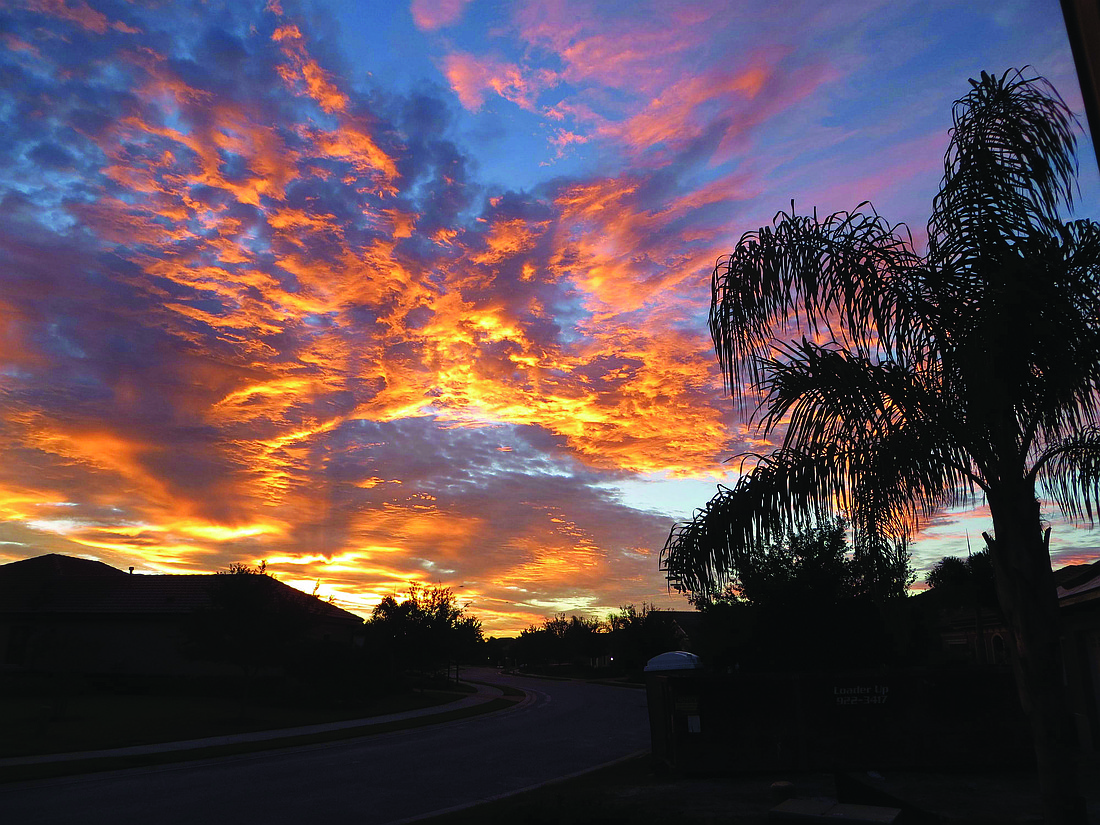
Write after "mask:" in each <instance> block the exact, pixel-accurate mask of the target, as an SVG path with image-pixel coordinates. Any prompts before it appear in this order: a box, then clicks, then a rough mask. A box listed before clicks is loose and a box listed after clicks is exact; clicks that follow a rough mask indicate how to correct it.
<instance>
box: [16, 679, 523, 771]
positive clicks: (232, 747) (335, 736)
mask: <svg viewBox="0 0 1100 825" xmlns="http://www.w3.org/2000/svg"><path fill="white" fill-rule="evenodd" d="M515 690H516V691H517V692H519V693H520V695H519V696H518V697H517V696H516V695H514V694H513V695H504V696H497V697H494V698H492V699H489V700H487V701H485V702H480V703H478V704H475V705H469V706H467V707H462V708H455V709H452V710H449V711H442V712H440V713H426V714H424V715H421V716H412V717H408V718H405V719H394V720H390V721H385V722H374V723H371V722H369V721H365V722H364V724H358V725H356V724H351V725H347V726H345V727H339V728H334V729H330V730H322V731H312V732H308V733H297V734H295V733H290V732H289V731H290V730H293V729H289V730H288V732H287V735H284V736H280V735H279V732H278V731H259V732H256V733H254V734H231V735H230V736H228V737H225V738H226V739H229V738H231V737H232V736H243V737H249V736H255V737H258V738H249V739H239V740H238V741H226V742H221V743H216V744H213V743H212V744H203V745H197V746H196V747H178V745H180V744H181V743H175V742H166V743H159V744H156V745H149V746H138V747H148V748H150V750H148V751H144V752H128V753H118V752H117V751H118V750H126V751H130V748H120V749H116V752H115V753H112V752H111V751H103V752H102V755H100V754H96V755H91V754H89V755H87V756H75V755H74V756H73V758H66V755H65V754H56V757H57V758H55V759H50V758H42V757H27V760H28V761H26V762H16V763H14V764H12V763H9V764H7V765H5V766H3V767H2V768H0V785H2V784H6V783H11V782H25V781H29V780H35V779H52V778H55V777H61V776H71V775H73V774H85V773H98V772H101V771H113V770H122V769H125V768H139V767H147V766H153V765H165V764H170V763H172V762H189V761H193V760H197V759H210V758H214V757H219V756H236V755H239V754H244V753H257V752H262V751H267V750H277V749H279V748H292V747H300V746H303V745H315V744H319V743H324V742H337V741H340V740H344V739H356V738H359V737H364V736H377V735H380V734H383V733H392V732H394V731H400V730H408V729H412V728H420V727H426V726H428V725H437V724H442V723H445V722H453V721H457V720H460V719H467V718H470V717H474V716H480V715H482V714H485V713H493V712H495V711H498V710H505V709H507V708H511V707H514V706H516V705H517V704H519V703H520V702H521V701H523V699H525V698H526V697H527V694H526V693H523V692H522V691H519V690H518V688H517V689H515ZM266 734H273V735H266ZM218 738H221V737H218ZM157 748H160V750H157ZM49 756H54V755H52V754H51V755H49ZM30 760H35V761H30Z"/></svg>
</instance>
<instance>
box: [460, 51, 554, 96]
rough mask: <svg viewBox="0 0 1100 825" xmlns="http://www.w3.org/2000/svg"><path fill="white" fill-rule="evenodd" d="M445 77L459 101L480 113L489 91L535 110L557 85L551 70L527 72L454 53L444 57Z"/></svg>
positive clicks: (499, 63) (469, 55)
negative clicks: (543, 93)
mask: <svg viewBox="0 0 1100 825" xmlns="http://www.w3.org/2000/svg"><path fill="white" fill-rule="evenodd" d="M443 74H444V75H446V77H447V80H448V81H449V82H450V84H451V88H452V89H454V91H455V94H457V95H458V99H459V100H460V101H461V102H462V105H463V106H465V107H466V108H467V109H469V110H470V111H477V110H478V109H480V108H481V105H482V103H484V102H485V97H486V95H487V94H489V93H490V92H493V93H496V94H498V95H500V96H501V97H503V98H504V99H505V100H508V101H510V102H512V103H514V104H516V105H517V106H519V107H520V108H522V109H527V110H528V111H535V109H536V98H537V97H538V95H539V92H541V91H542V90H543V89H546V88H548V87H550V86H551V85H553V84H554V83H555V82H556V77H555V75H554V73H553V72H552V71H549V70H546V69H543V70H539V71H529V70H525V69H523V68H522V67H520V66H517V65H515V64H513V63H507V62H504V61H500V60H497V59H495V58H492V57H476V56H474V55H472V54H465V53H463V52H452V53H451V54H448V55H447V56H446V57H444V58H443Z"/></svg>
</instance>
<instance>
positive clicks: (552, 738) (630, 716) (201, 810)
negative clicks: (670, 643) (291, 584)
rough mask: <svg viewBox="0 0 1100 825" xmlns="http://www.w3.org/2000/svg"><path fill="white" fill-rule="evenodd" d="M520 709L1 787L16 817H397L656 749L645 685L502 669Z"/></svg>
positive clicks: (4, 803) (84, 820) (208, 820)
mask: <svg viewBox="0 0 1100 825" xmlns="http://www.w3.org/2000/svg"><path fill="white" fill-rule="evenodd" d="M465 675H466V676H467V677H468V678H471V679H478V680H481V681H486V682H489V681H491V682H493V683H497V684H511V685H515V686H517V687H521V688H523V689H524V690H525V691H527V692H528V694H529V695H528V697H527V699H525V700H524V701H523V702H521V703H519V704H518V705H516V706H515V707H514V708H510V709H507V710H503V711H499V712H496V713H490V714H485V715H482V716H474V717H471V718H469V719H463V720H459V721H455V722H447V723H443V724H440V725H431V726H428V727H422V728H414V729H411V730H406V731H396V732H393V733H387V734H381V735H378V736H371V737H365V738H362V739H352V740H344V741H340V742H333V743H326V744H320V745H310V746H306V747H301V748H288V749H285V750H279V751H267V752H263V753H257V754H248V755H243V756H232V757H223V758H219V759H207V760H202V761H196V762H186V763H180V764H175V765H162V766H158V767H150V768H135V769H131V770H125V771H112V772H109V773H98V774H88V775H85V776H74V777H64V778H60V779H48V780H38V781H33V782H22V783H17V784H12V785H4V786H0V822H5V823H7V822H10V823H20V824H21V825H54V823H57V824H58V825H61V823H64V824H65V825H71V823H81V825H85V824H88V825H90V824H91V823H101V822H102V823H111V825H126V823H134V824H135V825H138V824H139V823H140V825H146V824H147V823H154V824H155V825H172V824H173V823H186V825H216V823H231V825H248V824H249V823H265V824H266V823H284V822H285V823H295V825H300V824H301V823H304V822H323V821H330V822H340V823H361V824H362V825H368V823H379V824H380V823H393V822H399V821H402V820H405V819H409V818H414V817H417V816H421V815H425V814H428V813H431V812H433V811H441V810H446V809H448V808H452V807H457V806H462V805H466V804H470V803H474V802H477V801H480V800H484V799H487V798H490V797H493V796H496V795H499V794H505V793H509V792H512V791H516V790H519V789H521V788H526V787H530V786H533V785H537V784H540V783H542V782H546V781H549V780H552V779H556V778H559V777H563V776H567V775H570V774H573V773H576V772H579V771H583V770H585V769H587V768H592V767H596V766H597V765H601V764H604V763H607V762H609V761H612V760H614V759H617V758H619V757H622V756H626V755H628V754H631V753H636V752H638V751H641V750H645V749H646V748H648V746H649V727H648V722H647V718H646V706H645V693H644V691H641V690H630V689H627V688H619V687H606V686H601V685H590V684H585V683H579V682H559V681H548V680H541V679H526V678H522V677H512V676H501V675H499V674H497V673H495V672H493V671H488V670H485V671H477V670H471V671H469V672H467V673H466V674H465Z"/></svg>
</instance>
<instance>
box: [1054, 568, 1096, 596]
mask: <svg viewBox="0 0 1100 825" xmlns="http://www.w3.org/2000/svg"><path fill="white" fill-rule="evenodd" d="M1054 575H1055V580H1056V581H1057V582H1058V601H1059V603H1060V604H1063V605H1067V606H1068V605H1071V604H1077V603H1078V602H1086V601H1092V600H1093V599H1096V598H1100V561H1094V562H1093V563H1092V564H1074V565H1070V566H1069V567H1063V568H1062V569H1061V570H1059V571H1057V572H1056V573H1055V574H1054Z"/></svg>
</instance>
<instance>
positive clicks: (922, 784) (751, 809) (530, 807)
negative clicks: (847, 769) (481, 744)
mask: <svg viewBox="0 0 1100 825" xmlns="http://www.w3.org/2000/svg"><path fill="white" fill-rule="evenodd" d="M1082 768H1083V769H1082V778H1083V783H1082V784H1083V786H1084V788H1085V793H1086V796H1087V799H1088V804H1089V821H1090V822H1100V758H1097V755H1092V756H1090V757H1089V758H1088V759H1087V760H1086V761H1085V764H1084V765H1083V766H1082ZM777 781H787V782H790V783H791V784H792V785H793V786H794V791H795V793H796V795H797V796H798V797H801V798H808V799H826V798H827V799H837V798H838V797H840V798H842V799H843V798H844V797H845V796H846V793H845V792H846V791H848V790H849V787H850V785H851V784H852V783H853V781H854V782H855V783H856V784H858V785H860V786H862V787H863V789H864V791H863V792H864V793H866V790H865V789H866V788H871V789H873V790H875V791H878V792H880V793H881V794H883V795H884V796H882V797H880V798H879V799H877V800H872V799H864V800H862V801H864V802H865V803H866V804H881V805H890V804H892V803H891V798H892V799H893V800H895V801H896V802H895V803H893V806H894V807H900V808H902V810H903V815H902V818H901V819H899V820H898V821H899V823H906V825H925V824H926V823H927V824H928V825H931V824H932V823H936V825H941V823H942V825H1010V824H1012V823H1041V822H1042V816H1041V814H1040V810H1039V803H1038V796H1037V792H1036V790H1035V778H1034V776H1033V775H1030V774H1028V773H1026V772H1005V771H1001V772H995V773H937V772H917V771H899V772H891V773H889V774H885V775H882V776H868V775H867V774H853V775H850V776H848V777H845V776H843V775H842V776H840V777H836V776H834V775H833V774H828V773H803V774H798V773H780V772H776V773H758V774H753V773H746V774H741V775H737V776H725V777H714V776H711V777H699V776H694V777H693V776H682V775H674V774H669V773H668V772H662V771H659V770H655V769H654V764H653V762H652V760H651V759H650V758H649V757H648V756H645V757H636V758H633V759H630V760H626V761H624V762H621V763H619V764H618V765H614V766H612V767H609V768H606V769H604V770H601V771H597V772H594V773H591V774H588V775H587V776H584V777H580V778H577V779H574V780H571V781H568V782H562V783H557V784H554V785H549V786H547V787H544V788H540V789H538V790H535V791H532V792H529V793H526V794H520V795H517V796H514V797H511V798H508V799H503V800H500V801H497V802H493V803H490V804H487V805H481V806H479V807H476V808H471V809H468V810H464V811H458V812H454V813H451V814H447V815H445V816H440V817H433V818H431V819H430V820H426V821H425V822H424V823H423V825H513V823H517V822H522V823H525V825H527V824H529V825H559V823H608V824H609V825H658V823H660V825H665V823H670V822H675V823H677V825H716V823H723V825H727V824H729V825H762V824H763V823H765V822H767V821H768V811H769V810H771V808H773V807H774V806H775V805H776V804H777V803H778V801H779V800H778V798H777V797H776V795H775V792H774V791H773V790H772V784H773V783H775V782H777ZM838 781H839V783H840V785H841V786H843V787H841V788H839V789H838ZM838 790H839V791H840V792H839V793H838ZM857 792H858V791H857Z"/></svg>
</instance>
